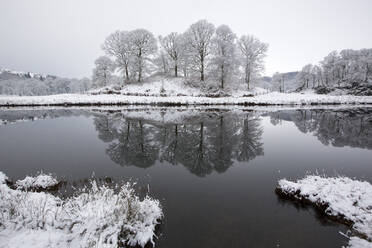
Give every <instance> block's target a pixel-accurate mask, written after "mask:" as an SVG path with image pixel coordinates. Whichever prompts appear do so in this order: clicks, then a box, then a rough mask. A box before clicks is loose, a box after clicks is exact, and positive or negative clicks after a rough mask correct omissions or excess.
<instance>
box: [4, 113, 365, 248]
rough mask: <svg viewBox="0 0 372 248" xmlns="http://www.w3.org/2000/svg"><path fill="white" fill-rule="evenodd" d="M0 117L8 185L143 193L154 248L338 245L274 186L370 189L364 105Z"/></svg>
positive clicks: (334, 228) (323, 222)
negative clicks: (28, 180) (311, 180)
mask: <svg viewBox="0 0 372 248" xmlns="http://www.w3.org/2000/svg"><path fill="white" fill-rule="evenodd" d="M0 120H1V123H2V124H3V125H1V126H0V158H1V159H0V165H1V166H0V168H1V171H4V172H5V173H6V174H7V175H9V176H10V177H12V178H13V179H18V178H23V177H24V176H25V175H27V174H35V173H36V172H38V171H40V170H42V171H44V172H52V173H55V174H56V175H58V176H59V177H63V178H66V180H68V181H69V182H77V181H80V180H82V179H86V178H89V177H91V176H92V174H93V173H94V175H95V176H96V177H98V178H105V177H110V178H112V179H113V180H115V181H120V180H128V179H134V180H137V181H138V184H139V185H140V186H143V188H147V185H149V187H150V194H151V195H152V196H154V197H157V198H158V199H160V200H161V202H162V205H163V207H164V212H165V219H164V221H163V223H162V224H161V226H160V228H159V230H158V233H159V238H158V239H157V240H156V247H160V248H161V247H172V248H173V247H178V248H180V247H188V248H189V247H341V246H342V245H346V244H347V240H346V239H345V238H344V237H343V236H342V235H340V234H339V231H342V232H345V231H347V230H348V228H347V227H345V226H343V225H341V224H337V223H334V222H332V221H329V220H327V219H326V218H324V217H323V216H321V215H320V214H319V213H317V212H316V211H315V210H314V209H313V208H311V207H309V208H304V207H298V206H296V205H294V204H293V203H292V202H288V201H284V200H281V199H279V198H278V197H277V196H276V194H275V193H274V189H275V186H276V184H277V181H278V179H281V178H290V179H296V178H300V177H303V176H304V175H305V174H306V173H307V172H319V173H325V174H326V175H328V176H334V175H339V174H341V175H346V176H349V177H357V178H358V179H364V180H367V181H369V182H372V163H371V162H372V152H371V149H372V109H368V108H353V109H334V110H279V111H272V110H270V111H269V109H268V110H262V109H261V110H260V111H258V110H254V109H250V110H242V109H240V110H226V109H225V110H205V109H202V110H195V109H183V110H180V109H174V108H172V109H141V110H134V109H117V110H110V111H108V110H102V109H92V110H86V109H75V110H72V109H54V110H53V109H48V110H40V109H39V110H38V109H35V110H13V111H9V110H0ZM21 120H23V121H21ZM24 120H27V121H24Z"/></svg>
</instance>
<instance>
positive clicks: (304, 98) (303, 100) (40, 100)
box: [0, 92, 372, 107]
mask: <svg viewBox="0 0 372 248" xmlns="http://www.w3.org/2000/svg"><path fill="white" fill-rule="evenodd" d="M341 104H349V105H355V104H372V96H352V95H341V96H330V95H319V94H314V93H303V94H301V93H279V92H270V93H267V94H261V95H256V96H249V97H245V96H241V97H233V96H231V97H198V96H133V95H118V94H100V95H93V94H60V95H49V96H0V107H22V106H110V105H118V106H121V105H155V106H189V105H194V106H202V105H215V106H219V105H220V106H222V105H239V106H270V105H272V106H279V105H302V106H306V105H341Z"/></svg>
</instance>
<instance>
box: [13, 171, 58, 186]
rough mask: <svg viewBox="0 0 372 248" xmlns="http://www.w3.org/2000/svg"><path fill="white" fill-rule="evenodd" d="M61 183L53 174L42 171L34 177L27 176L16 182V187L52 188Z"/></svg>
mask: <svg viewBox="0 0 372 248" xmlns="http://www.w3.org/2000/svg"><path fill="white" fill-rule="evenodd" d="M58 184H59V182H58V180H57V179H55V178H54V177H53V176H52V175H48V174H44V173H42V172H41V173H40V174H39V175H37V176H35V177H32V176H26V177H25V178H24V179H23V180H18V181H17V182H16V187H17V188H18V189H23V190H30V189H31V190H32V189H50V188H53V187H55V186H57V185H58Z"/></svg>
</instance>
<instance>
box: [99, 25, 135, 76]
mask: <svg viewBox="0 0 372 248" xmlns="http://www.w3.org/2000/svg"><path fill="white" fill-rule="evenodd" d="M102 49H103V50H104V51H105V52H106V54H107V55H109V56H113V57H114V58H115V60H116V63H117V65H118V66H119V67H120V68H121V69H122V70H124V74H125V80H126V81H127V82H128V81H129V66H130V61H131V57H132V44H131V42H130V39H129V32H127V31H115V32H114V33H112V34H110V35H109V36H108V37H107V38H106V40H105V42H104V43H103V45H102Z"/></svg>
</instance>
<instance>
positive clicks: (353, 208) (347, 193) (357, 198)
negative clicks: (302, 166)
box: [277, 175, 372, 247]
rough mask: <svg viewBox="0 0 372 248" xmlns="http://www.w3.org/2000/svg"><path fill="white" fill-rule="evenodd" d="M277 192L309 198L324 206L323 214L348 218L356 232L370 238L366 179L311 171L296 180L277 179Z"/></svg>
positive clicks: (371, 196) (371, 191) (370, 192)
mask: <svg viewBox="0 0 372 248" xmlns="http://www.w3.org/2000/svg"><path fill="white" fill-rule="evenodd" d="M277 192H278V193H279V194H281V195H284V196H288V197H292V198H295V199H298V200H301V201H309V202H311V203H313V204H315V205H316V206H317V207H320V208H321V209H324V210H325V213H326V214H327V215H329V216H331V217H335V218H339V219H341V220H344V221H346V222H350V223H351V224H352V225H353V228H354V229H355V230H356V231H357V232H358V233H360V234H361V235H362V236H364V237H366V238H367V240H369V241H372V185H371V184H370V183H368V182H362V181H357V180H352V179H350V178H347V177H321V176H314V175H312V176H307V177H305V178H303V179H300V180H297V181H296V182H292V181H288V180H286V179H282V180H280V181H279V185H278V187H277ZM355 242H356V241H355ZM369 243H370V242H369ZM370 245H371V244H370ZM354 247H356V246H354Z"/></svg>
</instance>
